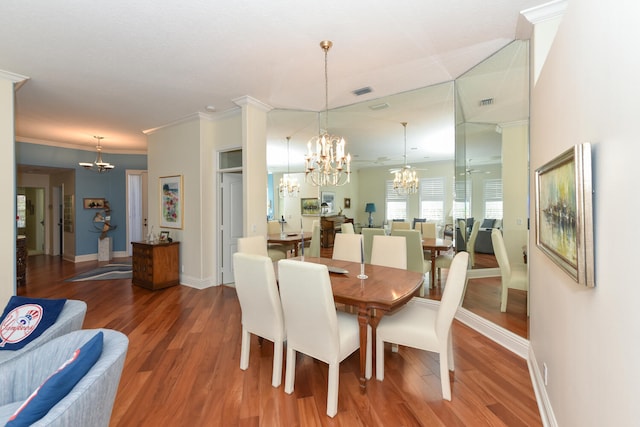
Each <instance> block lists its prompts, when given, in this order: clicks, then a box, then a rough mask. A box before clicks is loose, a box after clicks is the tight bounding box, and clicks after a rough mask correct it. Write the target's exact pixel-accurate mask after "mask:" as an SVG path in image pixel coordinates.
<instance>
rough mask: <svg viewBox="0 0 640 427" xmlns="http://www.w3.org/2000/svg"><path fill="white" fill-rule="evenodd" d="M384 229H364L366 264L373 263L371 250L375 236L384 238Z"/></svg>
mask: <svg viewBox="0 0 640 427" xmlns="http://www.w3.org/2000/svg"><path fill="white" fill-rule="evenodd" d="M384 235H385V232H384V229H382V228H363V229H362V240H363V241H364V262H365V263H367V264H370V263H371V249H372V248H373V236H384Z"/></svg>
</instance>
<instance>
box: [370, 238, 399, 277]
mask: <svg viewBox="0 0 640 427" xmlns="http://www.w3.org/2000/svg"><path fill="white" fill-rule="evenodd" d="M371 264H373V265H381V266H384V267H391V268H401V269H403V270H406V269H407V243H406V240H405V238H404V237H403V236H385V235H381V236H380V235H378V236H373V244H372V247H371Z"/></svg>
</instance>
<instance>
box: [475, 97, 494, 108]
mask: <svg viewBox="0 0 640 427" xmlns="http://www.w3.org/2000/svg"><path fill="white" fill-rule="evenodd" d="M478 104H479V105H480V106H481V107H488V106H489V105H493V98H485V99H481V100H480V102H479V103H478Z"/></svg>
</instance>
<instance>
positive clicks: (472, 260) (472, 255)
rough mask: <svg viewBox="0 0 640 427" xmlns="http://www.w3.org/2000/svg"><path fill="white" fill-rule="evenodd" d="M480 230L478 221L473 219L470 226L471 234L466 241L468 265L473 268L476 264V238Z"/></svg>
mask: <svg viewBox="0 0 640 427" xmlns="http://www.w3.org/2000/svg"><path fill="white" fill-rule="evenodd" d="M478 231H480V221H475V222H474V223H473V225H472V226H471V234H469V243H467V252H469V266H470V267H471V268H473V267H474V266H475V265H476V239H477V238H478Z"/></svg>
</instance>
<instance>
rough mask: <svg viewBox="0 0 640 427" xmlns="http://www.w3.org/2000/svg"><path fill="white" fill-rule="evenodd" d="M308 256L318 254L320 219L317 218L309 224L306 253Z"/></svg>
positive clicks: (317, 255) (316, 255)
mask: <svg viewBox="0 0 640 427" xmlns="http://www.w3.org/2000/svg"><path fill="white" fill-rule="evenodd" d="M306 255H307V256H310V257H319V256H320V221H318V220H317V219H316V220H314V221H313V225H312V226H311V243H310V244H309V251H308V252H307V253H306Z"/></svg>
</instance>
